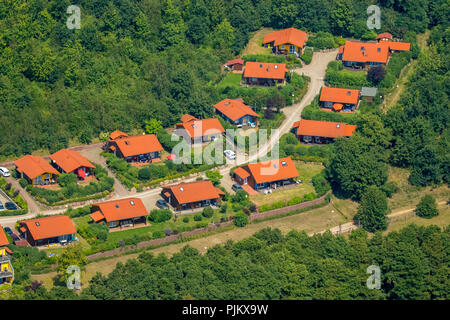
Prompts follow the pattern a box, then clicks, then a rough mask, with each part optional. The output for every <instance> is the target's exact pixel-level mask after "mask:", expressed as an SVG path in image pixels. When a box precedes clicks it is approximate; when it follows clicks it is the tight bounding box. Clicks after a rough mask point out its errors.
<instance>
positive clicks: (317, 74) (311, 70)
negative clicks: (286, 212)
mask: <svg viewBox="0 0 450 320" xmlns="http://www.w3.org/2000/svg"><path fill="white" fill-rule="evenodd" d="M336 54H337V50H333V51H330V52H315V53H314V58H313V61H312V62H311V64H309V65H306V66H304V67H303V68H300V69H296V70H294V72H297V73H298V74H304V75H306V76H308V77H310V78H311V81H310V82H309V85H308V91H307V92H306V94H305V95H304V97H303V99H302V100H301V101H300V102H299V103H296V104H294V105H292V106H290V107H285V108H283V109H282V110H283V112H284V113H285V115H286V119H285V120H284V121H283V123H282V124H281V126H280V127H279V128H278V130H277V131H276V133H275V134H273V135H272V136H271V138H270V140H269V141H268V143H267V144H265V145H263V146H260V148H259V150H258V152H257V153H256V154H253V155H250V157H243V156H241V155H240V154H239V153H238V154H237V158H236V162H233V163H230V164H227V166H226V167H224V168H223V169H221V170H220V173H221V174H222V175H223V176H226V175H229V172H230V169H231V168H233V167H234V166H236V165H239V164H243V163H246V162H249V161H256V160H257V159H258V158H261V157H263V156H265V155H266V154H267V152H268V151H270V150H271V149H272V148H273V146H274V145H275V144H276V143H277V142H278V140H279V138H280V137H281V136H282V135H283V134H285V133H288V132H289V131H290V130H291V128H292V125H293V124H294V122H295V121H297V120H299V119H300V115H301V113H302V111H303V108H304V107H305V106H307V105H309V104H310V103H311V102H312V101H313V100H314V98H315V96H316V95H318V94H319V92H320V88H321V87H322V86H323V85H324V77H325V71H326V68H327V65H328V63H329V62H330V61H332V60H334V59H335V58H336ZM99 146H101V144H96V145H91V146H80V147H75V148H74V149H76V150H79V151H83V152H84V153H90V154H92V152H95V151H94V149H96V148H97V149H98V147H99ZM194 180H195V178H188V179H183V180H182V181H183V182H190V181H194ZM119 185H120V183H118V184H117V185H115V188H117V189H116V190H117V191H118V192H116V194H115V195H114V196H113V197H112V198H111V199H122V198H127V197H129V196H131V195H132V194H130V193H129V192H128V190H125V189H124V188H123V187H122V188H121V187H120V186H119ZM160 193H161V188H160V187H159V188H155V189H151V190H147V191H144V192H141V193H137V194H134V195H133V196H134V197H137V198H140V199H142V200H143V201H144V203H145V204H146V206H147V209H152V207H150V206H152V204H154V199H157V198H158V195H159V194H160ZM155 201H156V200H155ZM64 211H65V209H58V210H47V211H41V212H40V214H42V215H54V214H58V213H61V212H64ZM35 215H36V214H35V213H34V212H30V213H28V214H26V215H22V216H12V217H0V224H2V225H4V226H11V225H14V223H15V222H16V221H17V220H23V219H29V218H32V217H34V216H35Z"/></svg>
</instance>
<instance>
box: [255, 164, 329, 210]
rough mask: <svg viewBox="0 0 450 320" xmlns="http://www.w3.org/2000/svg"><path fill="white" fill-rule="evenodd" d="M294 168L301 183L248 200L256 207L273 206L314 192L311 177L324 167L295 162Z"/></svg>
mask: <svg viewBox="0 0 450 320" xmlns="http://www.w3.org/2000/svg"><path fill="white" fill-rule="evenodd" d="M295 166H296V168H297V170H298V173H299V176H300V177H299V178H300V179H301V180H302V181H303V183H302V184H299V185H297V186H295V187H293V188H288V189H283V190H276V191H274V192H273V193H271V194H263V193H261V194H258V195H256V196H251V197H250V200H251V201H252V202H253V203H254V204H256V205H257V206H258V207H259V206H262V205H265V204H273V203H276V202H279V201H289V200H291V199H292V198H294V197H303V196H304V195H305V194H307V193H311V192H315V190H314V186H313V185H312V184H309V183H308V182H309V181H311V179H312V177H314V176H315V175H316V174H318V173H320V172H321V171H322V170H323V169H324V167H323V166H322V165H320V164H309V163H303V162H301V161H295Z"/></svg>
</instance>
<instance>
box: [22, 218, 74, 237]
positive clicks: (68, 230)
mask: <svg viewBox="0 0 450 320" xmlns="http://www.w3.org/2000/svg"><path fill="white" fill-rule="evenodd" d="M21 224H24V225H26V226H27V229H28V231H29V232H30V233H31V236H32V237H33V239H34V240H39V239H47V238H54V237H59V236H62V235H66V234H74V233H76V232H77V231H76V230H75V227H74V225H73V223H72V221H71V220H70V218H69V217H68V216H65V215H55V216H48V217H43V218H38V219H31V220H26V221H22V222H21Z"/></svg>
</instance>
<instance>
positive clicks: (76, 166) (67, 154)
mask: <svg viewBox="0 0 450 320" xmlns="http://www.w3.org/2000/svg"><path fill="white" fill-rule="evenodd" d="M50 159H51V160H52V163H53V165H54V166H55V167H56V168H57V169H58V170H59V171H60V172H63V173H74V174H76V175H77V176H78V177H79V178H80V179H85V178H87V177H89V176H91V175H93V172H94V169H95V166H94V165H93V164H92V163H91V162H90V161H89V160H88V159H87V158H85V157H83V156H82V155H81V154H79V153H78V152H76V151H73V150H69V149H61V150H59V151H57V152H55V153H54V154H52V155H51V156H50Z"/></svg>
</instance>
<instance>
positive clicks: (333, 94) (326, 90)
mask: <svg viewBox="0 0 450 320" xmlns="http://www.w3.org/2000/svg"><path fill="white" fill-rule="evenodd" d="M359 98H360V90H356V89H343V88H330V87H322V91H321V93H320V97H319V104H320V107H322V108H326V109H330V110H332V111H335V112H340V111H344V112H351V111H355V110H356V108H357V107H358V105H359Z"/></svg>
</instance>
